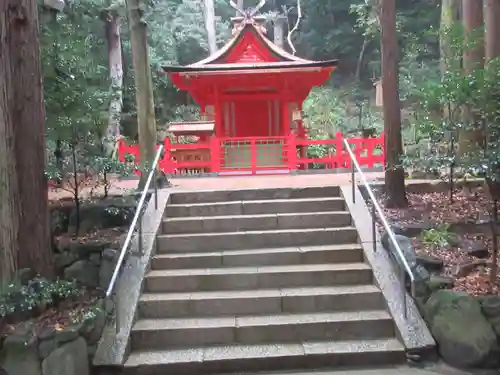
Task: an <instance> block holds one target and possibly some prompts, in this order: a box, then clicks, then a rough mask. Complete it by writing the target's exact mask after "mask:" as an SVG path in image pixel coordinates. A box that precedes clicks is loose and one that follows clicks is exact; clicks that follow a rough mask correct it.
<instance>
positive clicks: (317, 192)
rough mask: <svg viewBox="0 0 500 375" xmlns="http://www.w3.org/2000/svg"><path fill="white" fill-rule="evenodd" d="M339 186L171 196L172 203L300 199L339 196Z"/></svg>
mask: <svg viewBox="0 0 500 375" xmlns="http://www.w3.org/2000/svg"><path fill="white" fill-rule="evenodd" d="M339 196H340V188H339V187H338V186H314V187H297V188H273V189H241V190H240V189H238V190H215V191H213V190H212V191H196V192H180V193H174V194H172V195H171V197H170V202H171V203H172V204H189V203H202V202H203V203H214V202H227V201H250V200H264V199H299V198H321V197H339Z"/></svg>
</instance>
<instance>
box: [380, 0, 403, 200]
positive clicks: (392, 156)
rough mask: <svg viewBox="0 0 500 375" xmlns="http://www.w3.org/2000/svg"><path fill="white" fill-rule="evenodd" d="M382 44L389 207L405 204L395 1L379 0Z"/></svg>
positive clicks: (386, 181) (386, 185) (386, 173)
mask: <svg viewBox="0 0 500 375" xmlns="http://www.w3.org/2000/svg"><path fill="white" fill-rule="evenodd" d="M379 13H380V47H381V59H382V61H381V65H382V97H383V102H384V106H383V107H384V134H385V150H386V151H385V158H386V162H385V163H386V170H385V189H386V193H387V198H388V199H387V206H388V207H406V206H407V205H408V201H407V199H406V191H405V175H404V169H403V168H402V167H401V166H400V163H401V156H402V155H403V143H402V138H401V103H400V101H399V90H398V77H399V69H398V65H399V64H398V40H397V30H396V1H395V0H379Z"/></svg>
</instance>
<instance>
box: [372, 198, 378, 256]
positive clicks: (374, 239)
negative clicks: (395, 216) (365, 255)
mask: <svg viewBox="0 0 500 375" xmlns="http://www.w3.org/2000/svg"><path fill="white" fill-rule="evenodd" d="M375 214H376V213H375V204H374V203H373V202H372V240H373V252H374V253H376V252H377V223H376V221H375Z"/></svg>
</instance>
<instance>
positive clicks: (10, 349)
mask: <svg viewBox="0 0 500 375" xmlns="http://www.w3.org/2000/svg"><path fill="white" fill-rule="evenodd" d="M0 368H2V369H4V370H5V371H6V372H7V374H9V375H28V374H29V375H42V369H41V367H40V361H39V359H38V341H37V338H36V336H35V335H34V334H33V327H32V325H31V324H30V323H24V324H22V325H21V326H19V327H18V328H17V329H16V330H15V331H14V333H13V334H11V335H9V336H7V338H6V339H5V341H4V343H3V346H2V350H1V351H0Z"/></svg>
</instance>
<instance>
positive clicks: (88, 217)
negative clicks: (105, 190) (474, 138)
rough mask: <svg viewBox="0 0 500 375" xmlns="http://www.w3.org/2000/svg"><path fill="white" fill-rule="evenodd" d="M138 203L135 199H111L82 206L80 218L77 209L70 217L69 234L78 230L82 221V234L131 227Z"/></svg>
mask: <svg viewBox="0 0 500 375" xmlns="http://www.w3.org/2000/svg"><path fill="white" fill-rule="evenodd" d="M136 206H137V202H136V200H135V198H134V197H120V198H109V199H104V200H99V201H93V202H89V203H86V204H83V205H81V207H80V211H79V216H78V215H77V211H76V208H74V209H73V211H72V212H71V214H70V215H69V229H68V230H69V232H72V233H73V232H74V231H75V229H76V224H77V218H78V219H79V220H80V228H79V232H80V233H87V232H90V231H91V230H96V229H107V228H115V227H123V226H129V225H130V223H131V222H132V219H133V217H134V213H135V207H136Z"/></svg>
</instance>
